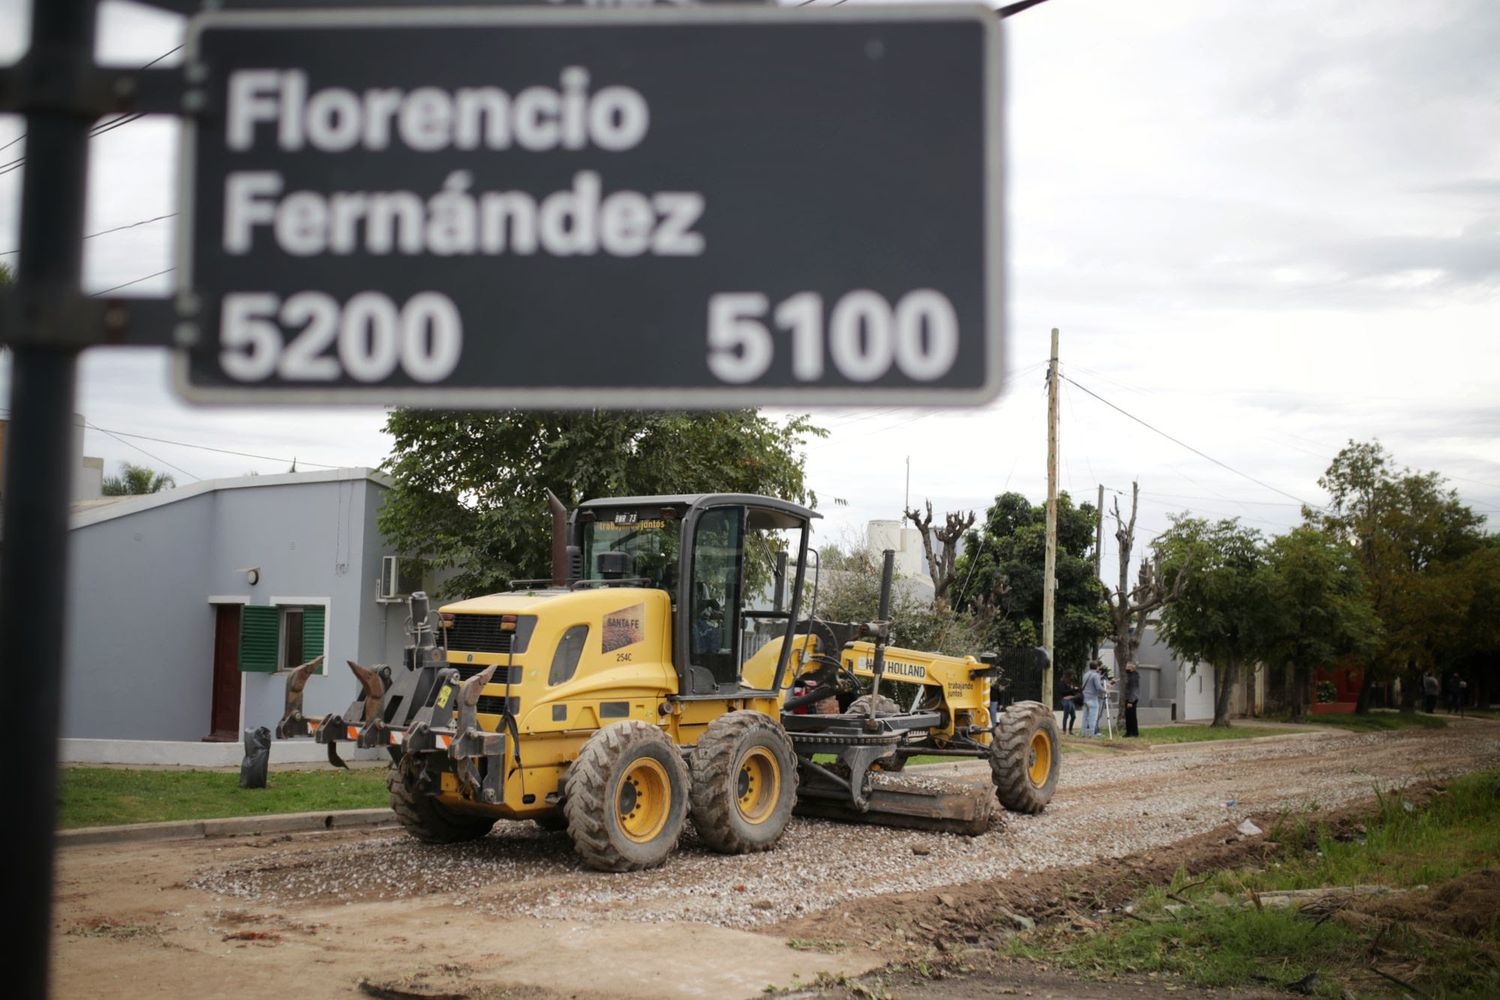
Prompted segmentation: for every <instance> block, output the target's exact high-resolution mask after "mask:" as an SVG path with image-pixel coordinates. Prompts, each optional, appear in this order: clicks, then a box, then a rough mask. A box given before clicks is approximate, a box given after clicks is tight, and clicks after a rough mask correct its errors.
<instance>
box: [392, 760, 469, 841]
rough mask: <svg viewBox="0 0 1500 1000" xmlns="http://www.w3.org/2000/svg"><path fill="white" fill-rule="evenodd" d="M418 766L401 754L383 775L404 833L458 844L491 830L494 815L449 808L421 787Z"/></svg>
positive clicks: (420, 838) (423, 839)
mask: <svg viewBox="0 0 1500 1000" xmlns="http://www.w3.org/2000/svg"><path fill="white" fill-rule="evenodd" d="M417 770H418V767H417V764H416V762H415V760H414V759H413V758H411V757H402V758H401V760H400V761H398V762H396V763H393V764H392V765H391V767H390V770H389V771H387V772H386V775H385V786H386V788H387V789H388V790H389V791H390V793H391V809H392V810H394V811H395V813H396V818H397V819H398V820H400V821H401V826H402V827H403V828H404V829H405V830H406V832H407V833H409V834H411V835H412V836H413V837H416V838H417V839H418V840H420V841H422V842H423V843H427V844H458V843H462V842H463V841H466V840H478V839H479V838H480V837H483V836H484V835H485V834H487V833H489V832H490V828H491V827H493V826H494V825H495V818H494V817H493V816H483V815H479V814H477V813H466V812H459V811H458V810H456V809H449V808H448V807H447V806H445V805H443V804H442V803H441V802H439V801H438V800H437V799H435V798H433V797H432V796H431V795H429V794H427V792H426V791H425V790H423V789H422V788H421V787H420V785H419V783H418V780H417Z"/></svg>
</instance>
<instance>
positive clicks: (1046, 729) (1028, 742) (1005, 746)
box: [990, 701, 1062, 813]
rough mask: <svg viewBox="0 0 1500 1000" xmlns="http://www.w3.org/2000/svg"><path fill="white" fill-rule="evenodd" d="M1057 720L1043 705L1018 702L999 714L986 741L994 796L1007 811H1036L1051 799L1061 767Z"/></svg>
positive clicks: (1033, 702)
mask: <svg viewBox="0 0 1500 1000" xmlns="http://www.w3.org/2000/svg"><path fill="white" fill-rule="evenodd" d="M1061 765H1062V755H1061V753H1060V752H1059V747H1058V738H1057V721H1056V720H1055V719H1054V718H1053V717H1052V713H1051V712H1049V711H1048V710H1047V706H1045V705H1043V704H1041V703H1040V702H1035V701H1019V702H1016V703H1015V704H1014V705H1011V706H1009V707H1008V708H1006V709H1005V710H1004V711H1003V712H1001V713H1000V722H999V724H998V725H997V726H996V727H995V735H994V739H993V741H992V742H991V743H990V777H991V778H992V779H993V780H994V782H995V796H996V797H997V798H998V799H999V800H1000V804H1001V805H1003V806H1004V807H1005V808H1007V809H1009V810H1010V811H1011V812H1019V813H1039V812H1041V811H1042V810H1043V809H1045V808H1047V803H1048V802H1051V801H1052V793H1053V791H1054V790H1056V788H1057V775H1058V771H1059V770H1060V769H1061Z"/></svg>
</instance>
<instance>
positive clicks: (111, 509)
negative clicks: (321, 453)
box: [68, 466, 391, 531]
mask: <svg viewBox="0 0 1500 1000" xmlns="http://www.w3.org/2000/svg"><path fill="white" fill-rule="evenodd" d="M365 479H368V480H369V481H370V482H372V483H375V484H376V485H377V486H382V487H385V488H387V489H389V488H390V486H391V480H390V477H389V476H385V475H382V474H380V473H378V472H376V471H375V470H374V469H371V468H367V467H364V466H351V467H350V468H347V469H320V470H318V471H317V472H281V473H277V474H275V475H270V476H234V477H231V478H228V479H203V480H199V481H198V482H196V483H193V484H192V485H191V486H182V487H177V488H174V489H170V490H162V491H161V492H160V493H145V494H141V495H140V496H133V497H122V498H121V499H120V500H119V502H118V503H112V504H108V505H106V506H103V507H96V508H93V509H91V510H84V511H79V512H78V513H76V514H71V515H70V516H69V517H68V530H70V531H71V530H73V529H75V528H87V527H89V526H90V525H93V524H100V523H102V522H104V521H113V520H114V519H115V518H117V517H128V516H129V515H131V514H139V513H141V512H143V511H148V510H155V509H156V508H157V507H165V506H167V505H168V504H173V503H178V502H180V501H183V500H191V499H192V498H193V497H198V496H203V495H204V494H206V493H217V492H219V491H220V490H243V489H254V488H257V487H262V486H303V485H312V484H314V483H336V482H347V481H352V480H365Z"/></svg>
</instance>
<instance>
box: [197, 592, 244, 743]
mask: <svg viewBox="0 0 1500 1000" xmlns="http://www.w3.org/2000/svg"><path fill="white" fill-rule="evenodd" d="M214 613H215V615H216V616H217V617H216V618H215V619H214V684H213V709H212V717H211V720H210V725H209V733H208V735H207V736H205V737H204V739H205V740H213V741H222V742H233V741H234V740H237V739H239V738H240V734H239V728H240V606H239V605H238V604H215V605H214Z"/></svg>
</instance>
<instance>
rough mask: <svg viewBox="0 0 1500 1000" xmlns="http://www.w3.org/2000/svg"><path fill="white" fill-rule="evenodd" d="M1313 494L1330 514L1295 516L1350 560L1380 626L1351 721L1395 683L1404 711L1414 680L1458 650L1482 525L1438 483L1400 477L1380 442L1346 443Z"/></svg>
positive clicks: (1404, 473)
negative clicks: (1324, 500)
mask: <svg viewBox="0 0 1500 1000" xmlns="http://www.w3.org/2000/svg"><path fill="white" fill-rule="evenodd" d="M1318 484H1319V485H1320V486H1322V487H1323V488H1324V489H1325V490H1327V491H1328V494H1329V497H1330V500H1329V503H1328V506H1327V507H1326V508H1324V509H1322V510H1317V511H1314V510H1312V509H1304V510H1303V516H1304V517H1305V518H1306V519H1307V520H1308V521H1309V522H1310V523H1312V524H1315V525H1317V526H1319V527H1321V528H1323V529H1325V530H1327V531H1329V532H1330V533H1332V534H1333V535H1334V537H1336V538H1338V539H1339V540H1340V541H1342V542H1344V543H1346V544H1348V545H1349V546H1351V547H1352V548H1353V549H1354V551H1355V552H1357V553H1358V557H1359V560H1360V562H1361V564H1362V565H1363V567H1364V570H1365V578H1366V581H1367V584H1368V588H1369V594H1370V600H1371V602H1372V604H1373V606H1374V608H1375V613H1376V615H1377V616H1378V617H1379V618H1380V622H1381V625H1382V632H1381V635H1382V639H1381V642H1380V644H1379V645H1378V646H1377V647H1376V648H1375V649H1374V650H1373V651H1372V652H1371V653H1370V655H1369V657H1368V660H1367V664H1368V667H1369V669H1367V670H1366V671H1365V680H1364V685H1363V687H1362V689H1361V691H1360V696H1359V706H1358V711H1361V712H1364V711H1367V710H1368V709H1369V707H1370V692H1371V689H1372V686H1373V685H1374V684H1375V683H1377V682H1379V681H1385V680H1390V679H1391V678H1394V677H1403V676H1404V678H1405V679H1404V682H1403V684H1402V694H1403V702H1402V707H1403V708H1408V709H1410V708H1412V707H1414V705H1415V698H1416V694H1417V690H1418V688H1419V687H1420V674H1421V672H1422V671H1423V670H1424V669H1435V670H1441V668H1442V666H1443V663H1442V662H1441V661H1442V660H1444V659H1445V658H1448V657H1451V656H1453V655H1455V654H1456V653H1457V652H1459V651H1461V650H1462V649H1463V648H1464V647H1465V645H1466V639H1465V636H1464V628H1465V624H1464V623H1465V622H1466V620H1467V618H1468V616H1467V614H1466V609H1467V607H1468V604H1469V602H1470V601H1471V600H1472V599H1473V597H1474V593H1475V591H1474V587H1473V584H1474V581H1473V580H1470V579H1469V578H1468V576H1467V574H1466V573H1465V571H1464V565H1465V561H1466V560H1467V559H1468V558H1469V557H1470V556H1471V555H1472V554H1473V553H1475V552H1476V551H1477V550H1478V549H1479V548H1480V546H1481V545H1482V544H1483V538H1484V536H1483V534H1482V532H1481V530H1480V523H1481V520H1480V518H1479V516H1478V515H1476V514H1475V513H1474V511H1473V510H1471V509H1470V508H1469V507H1467V506H1466V505H1464V504H1463V503H1462V502H1461V501H1460V500H1459V498H1458V494H1457V493H1456V492H1455V491H1453V490H1451V489H1448V488H1447V487H1446V485H1445V482H1444V480H1443V478H1442V477H1441V476H1440V475H1438V474H1437V473H1436V472H1413V471H1411V470H1410V469H1398V468H1397V467H1396V465H1395V463H1394V461H1393V460H1392V459H1391V456H1390V455H1389V454H1388V453H1387V452H1386V451H1385V449H1384V448H1383V447H1382V446H1381V445H1380V443H1379V442H1361V443H1356V442H1352V441H1351V442H1350V443H1349V445H1348V446H1347V447H1345V448H1344V449H1343V450H1342V451H1340V452H1339V454H1338V455H1337V456H1336V457H1335V458H1334V460H1333V462H1332V463H1331V464H1330V465H1329V467H1328V471H1327V472H1325V473H1324V475H1323V477H1322V478H1321V479H1319V480H1318Z"/></svg>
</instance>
